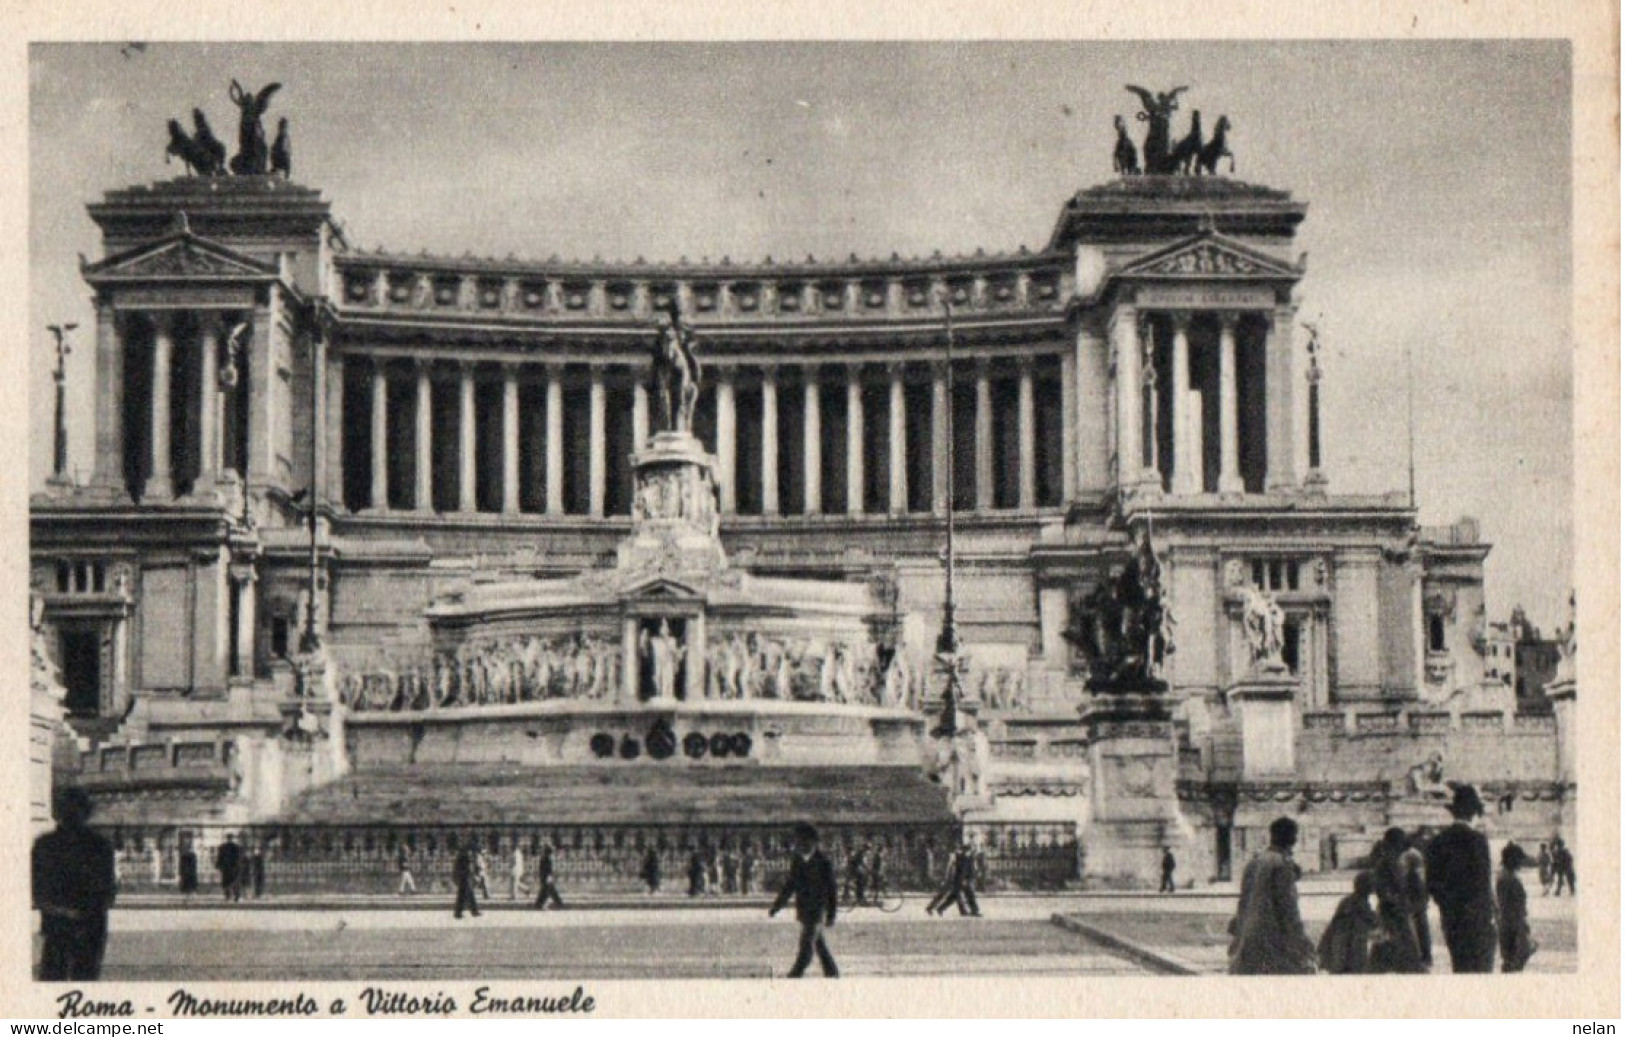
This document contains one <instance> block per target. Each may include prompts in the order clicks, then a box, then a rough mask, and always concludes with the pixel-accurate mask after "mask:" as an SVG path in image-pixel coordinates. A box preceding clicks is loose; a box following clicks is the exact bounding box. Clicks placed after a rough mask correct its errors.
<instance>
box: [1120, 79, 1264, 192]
mask: <svg viewBox="0 0 1625 1037" xmlns="http://www.w3.org/2000/svg"><path fill="white" fill-rule="evenodd" d="M1124 89H1125V90H1128V91H1130V92H1131V93H1133V94H1135V95H1136V96H1138V97H1139V98H1140V104H1141V105H1142V109H1143V110H1141V111H1140V112H1137V113H1136V114H1135V116H1134V117H1135V118H1136V119H1138V120H1139V121H1141V122H1143V123H1145V124H1146V133H1145V147H1144V151H1143V154H1144V157H1145V163H1144V169H1143V170H1142V168H1141V163H1140V155H1141V152H1139V151H1136V149H1135V147H1134V142H1133V141H1132V140H1130V139H1129V135H1128V124H1127V123H1126V122H1125V121H1124V119H1123V117H1122V116H1121V115H1119V116H1117V117H1116V119H1115V120H1114V121H1115V125H1116V127H1117V144H1116V146H1115V147H1114V148H1113V149H1112V170H1113V171H1114V172H1116V173H1117V174H1118V175H1119V176H1138V175H1140V173H1141V172H1144V173H1146V174H1147V175H1149V176H1201V175H1203V174H1206V175H1207V176H1216V175H1217V174H1218V171H1219V160H1220V159H1222V158H1226V157H1228V158H1229V159H1230V172H1232V173H1234V172H1235V171H1236V156H1235V154H1234V153H1232V152H1231V150H1230V140H1229V132H1230V117H1229V116H1227V115H1221V116H1219V121H1218V122H1217V123H1215V124H1214V127H1213V136H1212V137H1211V138H1210V139H1208V140H1206V141H1204V140H1203V139H1202V113H1201V112H1200V111H1197V110H1195V109H1192V111H1191V126H1190V131H1189V132H1187V133H1186V134H1185V136H1183V137H1181V138H1180V139H1179V140H1178V141H1177V142H1176V141H1174V140H1173V139H1172V132H1173V131H1172V125H1173V115H1174V112H1176V111H1178V110H1179V95H1180V94H1182V93H1184V92H1185V91H1186V90H1189V89H1190V87H1186V86H1177V87H1174V88H1173V89H1172V90H1169V91H1167V92H1165V93H1153V92H1152V91H1150V90H1147V89H1145V88H1144V87H1138V86H1126V87H1124Z"/></svg>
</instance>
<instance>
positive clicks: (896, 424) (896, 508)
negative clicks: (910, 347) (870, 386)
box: [886, 364, 908, 515]
mask: <svg viewBox="0 0 1625 1037" xmlns="http://www.w3.org/2000/svg"><path fill="white" fill-rule="evenodd" d="M886 373H887V375H888V376H889V377H890V379H891V385H890V388H891V394H890V404H891V405H890V406H889V407H888V408H887V410H888V412H889V416H890V418H891V422H890V428H889V430H888V433H887V436H886V445H887V447H888V448H889V452H890V463H889V464H888V465H887V468H888V469H889V471H888V472H887V474H888V475H889V476H890V477H891V478H890V479H889V480H888V481H889V484H890V489H891V499H890V504H891V513H892V514H894V515H901V514H903V513H904V512H906V511H908V441H907V436H908V419H907V415H906V414H905V413H904V408H905V407H906V406H907V402H908V400H907V397H906V396H905V395H904V392H903V365H902V364H890V365H888V366H887V368H886Z"/></svg>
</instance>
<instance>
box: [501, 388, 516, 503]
mask: <svg viewBox="0 0 1625 1037" xmlns="http://www.w3.org/2000/svg"><path fill="white" fill-rule="evenodd" d="M502 512H503V514H505V515H517V514H519V371H518V368H516V367H515V366H514V365H513V364H503V365H502Z"/></svg>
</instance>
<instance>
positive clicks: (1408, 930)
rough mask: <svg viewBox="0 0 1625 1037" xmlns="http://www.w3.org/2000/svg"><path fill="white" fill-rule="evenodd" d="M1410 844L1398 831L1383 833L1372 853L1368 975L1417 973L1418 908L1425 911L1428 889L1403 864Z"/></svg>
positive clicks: (1419, 950)
mask: <svg viewBox="0 0 1625 1037" xmlns="http://www.w3.org/2000/svg"><path fill="white" fill-rule="evenodd" d="M1409 848H1410V841H1409V840H1408V839H1407V838H1406V837H1405V832H1404V831H1403V830H1402V829H1399V828H1390V829H1388V831H1386V832H1384V833H1383V836H1382V839H1381V840H1379V841H1378V842H1377V845H1376V847H1375V848H1374V849H1373V850H1372V851H1371V861H1370V875H1371V890H1372V892H1373V893H1375V894H1376V896H1377V926H1378V928H1377V938H1376V942H1375V943H1374V944H1373V945H1372V947H1371V960H1370V965H1369V968H1368V971H1370V972H1391V973H1420V972H1426V971H1427V970H1426V969H1425V968H1423V966H1422V941H1421V938H1420V937H1419V936H1418V935H1417V932H1416V913H1417V909H1418V905H1420V906H1421V908H1423V909H1426V907H1427V896H1428V894H1427V886H1426V885H1425V884H1424V883H1421V882H1420V881H1418V880H1419V878H1420V876H1416V875H1413V874H1412V873H1411V872H1410V871H1409V870H1408V869H1407V868H1406V865H1405V861H1404V860H1403V857H1404V854H1405V851H1406V850H1407V849H1409Z"/></svg>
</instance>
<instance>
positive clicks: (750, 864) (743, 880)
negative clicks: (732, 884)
mask: <svg viewBox="0 0 1625 1037" xmlns="http://www.w3.org/2000/svg"><path fill="white" fill-rule="evenodd" d="M754 892H756V847H754V846H752V845H751V844H749V843H746V844H745V852H744V853H743V854H741V855H740V857H739V895H740V896H744V897H748V896H750V895H751V894H752V893H754Z"/></svg>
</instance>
